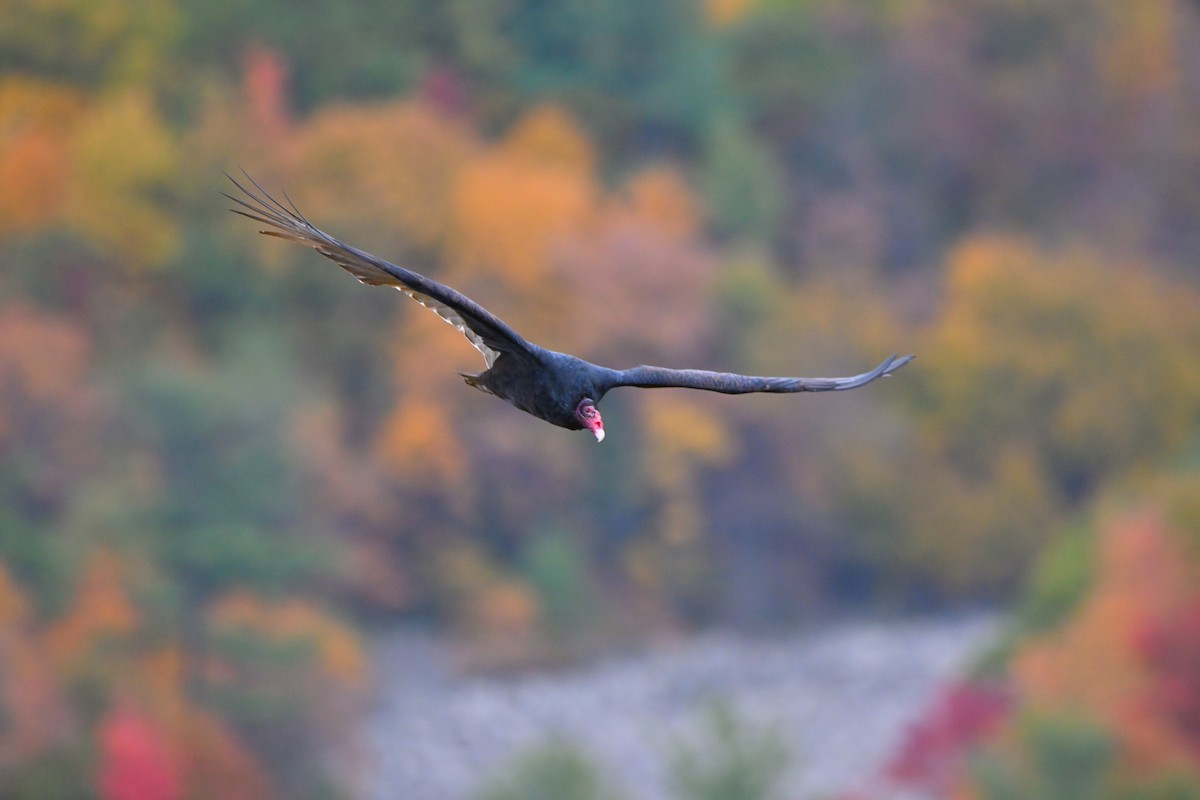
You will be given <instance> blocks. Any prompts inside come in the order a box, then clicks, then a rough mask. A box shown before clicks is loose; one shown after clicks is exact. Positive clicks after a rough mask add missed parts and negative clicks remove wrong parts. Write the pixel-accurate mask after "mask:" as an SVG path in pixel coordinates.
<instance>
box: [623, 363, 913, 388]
mask: <svg viewBox="0 0 1200 800" xmlns="http://www.w3.org/2000/svg"><path fill="white" fill-rule="evenodd" d="M912 359H913V357H912V356H891V357H890V358H887V359H886V360H884V362H883V363H882V364H880V365H879V366H878V367H876V368H875V369H873V370H871V371H870V372H864V373H862V374H861V375H853V376H850V377H848V378H761V377H756V376H754V375H737V374H734V373H731V372H709V371H708V370H703V369H666V368H665V367H634V368H633V369H627V370H623V371H620V372H618V373H617V378H616V382H615V384H614V388H615V387H617V386H636V387H640V388H642V389H662V388H668V387H678V388H681V389H703V390H704V391H708V392H721V393H723V394H748V393H750V392H776V393H779V392H838V391H842V390H843V389H854V388H856V387H859V386H862V385H864V384H867V383H870V382H871V381H873V380H875V379H876V378H881V377H883V376H884V375H890V374H891V373H892V372H893V371H894V370H897V369H899V368H900V367H903V366H904V365H905V364H907V363H908V362H909V361H912Z"/></svg>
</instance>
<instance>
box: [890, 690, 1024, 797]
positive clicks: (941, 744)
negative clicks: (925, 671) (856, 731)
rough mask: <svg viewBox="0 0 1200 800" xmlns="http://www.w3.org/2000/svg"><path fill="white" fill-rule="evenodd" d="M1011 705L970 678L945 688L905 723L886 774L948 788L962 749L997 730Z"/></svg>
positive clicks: (957, 770) (893, 778)
mask: <svg viewBox="0 0 1200 800" xmlns="http://www.w3.org/2000/svg"><path fill="white" fill-rule="evenodd" d="M1011 705H1012V703H1011V698H1010V697H1009V695H1008V693H1007V692H1005V691H1003V690H1001V689H999V688H997V687H995V686H988V685H984V684H980V683H972V682H970V681H963V682H960V683H955V684H952V685H950V686H948V687H947V688H946V689H944V690H943V691H942V693H941V694H940V695H939V696H938V697H937V698H936V699H935V700H934V702H933V703H932V704H931V705H930V706H929V708H928V709H927V710H926V711H925V714H924V715H923V716H922V717H921V718H920V719H918V720H917V721H916V722H915V723H913V725H912V726H910V727H909V729H908V732H907V733H906V734H905V737H904V741H903V742H902V743H901V745H900V747H899V749H898V750H897V751H896V754H895V755H894V756H893V757H892V760H891V761H890V762H889V763H888V765H887V767H886V768H885V776H886V777H887V778H888V779H889V780H890V781H892V782H894V783H896V784H899V785H903V786H910V787H914V788H918V787H919V788H923V789H925V790H927V791H929V792H931V793H933V794H939V795H940V794H945V793H947V792H949V791H950V790H951V789H952V788H953V786H954V785H955V784H956V783H957V781H958V780H959V778H960V777H961V775H962V771H961V770H962V765H963V756H964V755H965V754H966V751H967V750H968V749H969V748H970V747H971V746H972V745H974V744H977V743H978V742H979V741H980V740H982V739H983V738H984V737H985V736H987V735H988V734H990V733H992V732H993V731H994V730H996V728H997V727H998V726H999V725H1000V724H1001V723H1002V722H1003V721H1004V720H1005V719H1006V718H1007V716H1008V712H1009V710H1010V707H1011Z"/></svg>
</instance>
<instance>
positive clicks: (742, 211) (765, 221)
mask: <svg viewBox="0 0 1200 800" xmlns="http://www.w3.org/2000/svg"><path fill="white" fill-rule="evenodd" d="M706 155H707V157H706V159H705V163H704V171H703V188H704V192H705V199H706V201H707V204H708V212H709V215H710V218H711V219H712V224H713V227H714V228H715V229H716V231H717V233H719V234H721V235H722V236H725V237H729V238H731V239H734V240H746V241H752V242H770V241H773V240H774V237H775V234H776V232H777V231H778V228H779V222H780V220H781V218H782V215H783V206H784V189H783V183H782V168H781V166H780V164H779V163H778V161H777V159H776V158H775V155H774V154H773V153H772V152H771V149H770V148H769V147H767V146H766V145H764V144H763V143H762V142H761V141H759V140H758V139H757V137H755V136H754V134H753V133H751V132H750V131H749V130H747V129H746V128H745V126H744V125H740V124H738V123H737V121H736V120H734V119H733V118H729V117H724V118H721V119H718V120H716V121H715V122H714V124H713V126H712V130H711V132H710V133H709V135H708V140H707V154H706Z"/></svg>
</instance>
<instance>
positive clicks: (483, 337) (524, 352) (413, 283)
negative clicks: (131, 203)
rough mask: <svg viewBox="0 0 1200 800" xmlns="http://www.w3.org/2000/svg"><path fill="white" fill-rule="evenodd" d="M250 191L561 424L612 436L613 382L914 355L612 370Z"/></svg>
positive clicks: (808, 384)
mask: <svg viewBox="0 0 1200 800" xmlns="http://www.w3.org/2000/svg"><path fill="white" fill-rule="evenodd" d="M226 177H229V180H231V181H232V182H233V184H234V186H236V187H237V188H238V190H240V192H241V194H242V197H235V196H233V195H230V194H225V193H222V194H225V196H226V197H227V198H229V199H230V200H232V201H233V202H235V203H237V204H238V206H240V208H232V209H230V210H231V211H233V212H234V213H236V214H241V215H242V216H244V217H249V218H250V219H252V220H254V221H255V222H259V223H261V224H263V225H266V226H267V227H266V228H264V229H262V230H260V231H259V232H260V233H264V234H267V235H268V236H277V237H279V238H281V239H287V240H289V241H293V242H299V243H300V244H303V245H307V246H309V247H311V248H312V249H314V250H316V251H317V252H318V253H320V254H321V255H323V256H325V257H326V258H328V259H330V260H331V261H333V262H334V263H335V264H337V265H338V266H340V267H341V268H342V269H344V270H346V271H347V272H349V273H350V274H351V275H353V276H354V277H356V278H358V279H359V280H360V281H361V282H363V283H365V284H367V285H368V286H394V287H396V288H397V289H399V290H400V291H402V292H404V293H405V294H406V295H408V296H409V297H411V298H412V299H414V300H416V301H417V302H418V303H420V304H421V305H423V306H425V307H426V308H428V309H431V310H432V311H433V312H434V313H435V314H437V315H438V316H439V317H441V318H442V319H444V320H445V321H446V322H449V323H450V324H451V325H453V326H454V327H455V328H457V329H458V330H459V331H460V332H461V333H462V334H463V335H464V336H466V337H467V340H468V341H470V343H471V344H472V345H474V346H475V349H477V350H478V351H479V352H480V353H482V354H483V359H484V361H485V362H486V363H487V369H485V370H483V371H482V372H479V373H476V374H466V373H460V374H462V376H463V378H464V379H465V380H466V382H467V383H468V384H469V385H471V386H474V387H475V388H476V389H480V390H482V391H484V392H488V393H489V394H494V395H495V396H497V397H499V398H501V399H503V400H507V401H508V402H509V403H511V404H512V405H514V406H516V407H517V408H519V409H521V410H522V411H525V412H528V413H530V414H532V415H533V416H535V417H537V418H539V419H543V420H545V421H546V422H549V423H551V424H553V425H558V426H559V427H562V428H568V429H570V430H588V431H590V432H591V433H592V434H593V435H595V437H596V441H598V442H599V441H603V440H604V420H603V418H601V416H600V410H599V409H598V408H597V407H596V406H597V405H598V404H599V403H600V400H601V399H603V397H604V395H606V394H608V392H609V391H610V390H611V389H616V388H619V387H622V386H636V387H638V388H642V389H659V388H665V387H679V388H683V389H702V390H704V391H709V392H721V393H723V394H748V393H751V392H773V393H784V392H836V391H842V390H844V389H855V388H857V387H859V386H863V385H865V384H868V383H870V382H871V381H873V380H875V379H876V378H880V377H883V376H885V375H889V374H891V373H892V372H893V371H894V370H897V369H899V368H900V367H902V366H904V365H905V364H907V363H908V362H909V361H911V360H912V358H913V357H912V356H895V355H893V356H891V357H889V358H887V359H885V360H884V361H883V363H882V364H880V365H879V366H877V367H875V369H873V370H870V371H869V372H864V373H862V374H860V375H853V376H850V377H846V378H769V377H756V376H753V375H738V374H734V373H729V372H709V371H708V370H700V369H667V368H665V367H647V366H641V367H633V368H632V369H624V370H618V369H609V368H608V367H602V366H599V365H598V364H592V363H591V362H588V361H584V360H583V359H581V358H576V357H575V356H572V355H568V354H566V353H556V352H554V351H553V350H547V349H546V348H544V347H539V346H538V345H536V344H533V343H532V342H528V341H526V340H525V339H524V338H522V336H521V335H520V334H519V333H517V332H516V331H515V330H513V329H512V328H511V327H509V326H508V325H507V324H506V323H505V322H503V321H502V320H501V319H500V318H499V317H497V316H496V315H495V314H493V313H491V312H490V311H488V310H487V309H485V308H484V307H483V306H481V305H479V304H478V303H476V302H475V301H474V300H472V299H471V298H469V297H467V296H466V295H464V294H462V293H461V292H458V291H457V290H455V289H452V288H450V287H449V286H446V285H444V284H441V283H438V282H437V281H435V280H433V279H431V278H427V277H425V276H424V275H421V274H418V273H416V272H413V271H412V270H409V269H405V268H404V267H399V266H396V265H395V264H392V263H390V262H387V261H384V260H383V259H381V258H376V257H375V256H373V255H371V254H369V253H365V252H363V251H362V250H359V249H358V248H356V247H352V246H350V245H348V244H345V243H344V242H341V241H338V240H337V239H335V238H333V237H332V236H330V235H329V234H327V233H325V232H324V231H322V230H321V229H319V228H317V227H316V226H315V225H313V224H312V223H311V222H309V221H308V220H307V219H306V218H305V217H304V215H303V214H301V213H300V211H299V209H297V208H296V206H295V204H294V203H292V201H291V198H289V197H288V196H287V194H286V193H285V194H284V199H285V200H286V201H287V205H284V204H283V203H281V202H279V201H278V200H276V199H275V198H273V197H271V195H270V194H268V193H267V192H266V190H264V189H263V188H262V186H260V185H259V184H258V182H257V181H255V180H254V179H253V178H251V177H250V176H249V175H246V178H247V179H249V183H250V184H251V185H252V186H253V189H250V188H247V187H246V186H245V185H243V184H242V183H239V182H238V181H237V180H236V179H234V178H233V177H232V176H228V175H227V176H226Z"/></svg>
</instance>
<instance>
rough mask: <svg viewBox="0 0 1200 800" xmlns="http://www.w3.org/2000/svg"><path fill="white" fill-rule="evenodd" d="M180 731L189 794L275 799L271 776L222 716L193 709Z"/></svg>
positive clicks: (215, 799)
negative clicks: (223, 720) (222, 719)
mask: <svg viewBox="0 0 1200 800" xmlns="http://www.w3.org/2000/svg"><path fill="white" fill-rule="evenodd" d="M178 735H179V741H180V743H181V751H182V753H183V755H182V759H181V760H182V767H183V773H184V776H185V782H186V784H187V786H188V788H189V796H193V797H198V798H204V800H249V798H253V800H272V798H274V797H276V796H277V792H276V789H275V785H274V782H273V781H272V780H271V777H270V776H269V775H268V774H267V772H266V771H265V770H264V769H263V768H262V765H261V764H259V763H258V761H257V760H256V759H255V758H254V756H253V755H251V752H250V749H249V748H248V747H247V746H246V744H245V743H244V742H242V741H241V740H240V739H239V738H238V736H237V735H236V734H235V733H234V732H233V731H232V730H230V728H229V727H228V726H227V725H226V724H225V723H223V722H222V721H221V720H220V719H219V718H217V717H215V716H213V715H212V714H209V713H207V712H203V711H193V712H191V713H190V714H189V715H188V717H187V719H186V721H185V723H184V724H183V725H181V726H180V728H179V731H178Z"/></svg>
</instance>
